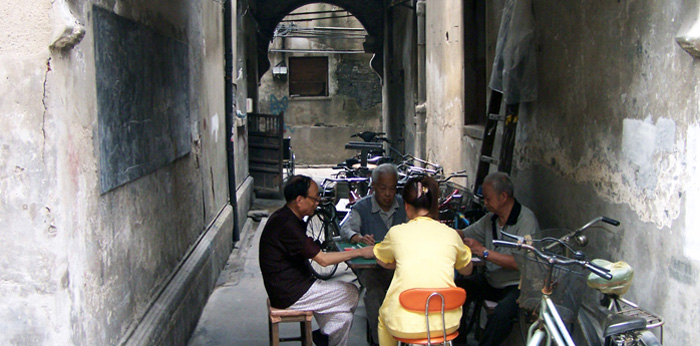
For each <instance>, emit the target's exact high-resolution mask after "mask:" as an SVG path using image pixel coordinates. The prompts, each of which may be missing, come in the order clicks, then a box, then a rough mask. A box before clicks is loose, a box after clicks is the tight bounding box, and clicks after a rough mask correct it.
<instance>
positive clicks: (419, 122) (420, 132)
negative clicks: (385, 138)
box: [414, 0, 427, 159]
mask: <svg viewBox="0 0 700 346" xmlns="http://www.w3.org/2000/svg"><path fill="white" fill-rule="evenodd" d="M416 30H417V35H416V41H417V42H416V55H417V61H416V65H417V70H418V71H417V72H418V76H417V78H416V82H417V84H418V90H417V100H416V114H415V116H414V122H415V124H416V137H415V141H416V143H415V154H416V156H417V157H420V158H423V159H427V157H426V152H425V151H426V150H425V147H426V143H425V142H426V140H425V131H426V106H425V100H426V95H425V94H426V88H425V84H426V77H425V0H418V1H416Z"/></svg>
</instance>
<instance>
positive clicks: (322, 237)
mask: <svg viewBox="0 0 700 346" xmlns="http://www.w3.org/2000/svg"><path fill="white" fill-rule="evenodd" d="M339 181H344V179H330V178H325V179H324V180H323V182H322V183H321V185H320V186H319V189H320V191H321V192H320V201H319V203H318V206H317V207H316V211H315V212H314V214H313V215H311V216H310V217H309V218H308V220H307V224H306V235H307V236H308V237H311V238H312V239H313V240H314V241H315V242H316V243H317V244H318V245H319V246H320V247H321V251H323V252H333V251H338V250H337V248H336V245H335V242H336V241H337V240H338V239H340V226H341V225H342V224H343V222H344V221H345V218H347V216H348V215H350V214H349V213H348V214H347V215H345V218H344V219H343V221H340V222H339V221H338V211H337V210H336V209H335V204H334V203H335V192H334V188H333V186H330V185H329V183H337V182H339ZM309 263H310V265H311V271H312V273H313V274H314V276H315V277H316V278H318V279H321V280H328V279H330V278H332V277H333V275H335V272H336V271H337V270H338V264H332V265H329V266H326V267H324V266H321V265H320V264H318V263H316V261H314V260H312V259H309Z"/></svg>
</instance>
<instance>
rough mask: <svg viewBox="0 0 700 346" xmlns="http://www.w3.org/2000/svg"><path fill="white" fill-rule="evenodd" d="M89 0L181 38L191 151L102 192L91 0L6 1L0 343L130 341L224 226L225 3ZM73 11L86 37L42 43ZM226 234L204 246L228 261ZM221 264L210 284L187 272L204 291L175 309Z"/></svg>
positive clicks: (227, 229) (1, 66) (1, 43)
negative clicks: (195, 253) (189, 261)
mask: <svg viewBox="0 0 700 346" xmlns="http://www.w3.org/2000/svg"><path fill="white" fill-rule="evenodd" d="M96 4H97V5H98V6H100V7H102V8H105V9H107V10H109V11H113V12H115V13H117V14H118V15H120V16H123V17H125V18H128V19H130V20H133V21H135V22H137V23H139V25H143V26H145V27H148V28H150V29H152V30H154V31H156V32H158V33H159V34H161V35H165V36H167V37H169V38H172V39H175V40H178V41H181V42H184V43H185V44H186V45H187V46H188V49H189V52H188V53H189V54H188V56H189V58H188V59H189V61H188V62H189V66H190V70H189V73H190V75H189V80H190V83H189V85H190V90H189V93H188V95H187V97H188V98H189V106H190V114H189V122H190V123H189V124H188V125H187V126H190V130H191V137H192V138H191V153H190V154H188V155H186V156H184V157H182V158H180V159H178V160H176V161H174V162H173V163H171V164H168V165H166V166H164V167H162V168H160V169H158V170H157V171H155V172H153V173H151V174H147V175H145V176H143V177H141V178H139V179H137V180H135V181H132V182H129V183H127V184H125V185H122V186H120V187H117V188H116V189H114V190H111V191H109V192H107V193H104V194H100V191H99V171H100V167H99V164H98V163H99V150H98V146H99V143H100V140H101V139H100V138H99V136H98V133H97V129H96V126H97V123H98V121H97V119H98V117H99V116H103V115H102V114H98V111H97V108H98V107H97V101H96V96H95V58H94V57H95V52H94V47H95V46H94V38H95V36H94V35H93V30H92V28H93V21H92V20H93V18H94V16H92V5H93V2H77V1H71V2H69V3H68V4H66V3H64V2H63V1H60V0H59V1H44V2H39V3H35V4H32V6H25V5H23V4H20V3H17V4H15V3H12V2H3V3H2V4H1V5H0V13H2V17H3V18H4V20H3V21H2V23H1V24H0V28H2V31H3V32H5V33H8V34H9V35H3V36H2V38H0V47H1V48H0V71H1V72H0V75H2V76H3V78H0V91H2V93H3V95H4V96H3V98H2V99H1V100H0V106H1V107H0V109H1V110H0V114H1V115H2V116H1V117H0V129H2V131H0V138H2V140H1V141H0V142H2V143H3V144H2V147H1V148H0V153H1V154H0V167H1V168H0V172H1V173H0V189H1V193H0V195H1V196H2V199H0V203H1V204H0V220H2V223H3V229H2V231H0V297H2V298H1V300H2V301H3V304H2V307H0V321H2V322H0V326H1V328H2V330H3V333H2V334H1V335H0V344H18V345H25V344H26V345H41V344H45V345H69V344H80V345H106V344H117V343H120V342H124V341H127V340H128V336H129V335H130V332H131V331H133V330H134V329H136V328H137V327H140V326H141V325H140V324H139V320H140V318H141V317H142V316H144V314H146V313H147V312H148V309H149V307H150V306H151V304H152V303H153V301H154V300H155V298H156V297H157V295H158V293H159V292H160V291H161V290H162V289H165V288H171V287H172V286H176V285H177V284H172V283H171V282H170V281H169V277H170V276H171V275H172V274H173V273H176V271H177V269H178V267H179V264H181V263H182V262H183V261H184V260H185V256H186V255H187V254H188V252H189V250H190V249H191V248H192V247H193V246H194V244H195V242H196V241H197V239H198V238H199V237H200V234H202V232H203V231H208V233H209V234H212V233H215V234H216V235H218V238H220V239H230V238H231V235H230V234H231V222H230V221H231V216H232V214H231V213H230V212H229V213H222V214H221V215H222V217H221V218H220V219H218V220H217V219H216V217H217V215H218V214H219V211H220V210H222V209H223V208H224V207H225V206H226V205H227V202H228V195H227V187H226V186H227V185H226V184H227V181H226V174H227V170H226V159H225V146H224V143H225V142H226V138H225V131H224V105H223V100H224V97H223V90H224V88H223V78H222V76H223V66H224V64H223V57H224V54H223V46H222V45H223V19H222V18H223V17H222V4H221V3H220V2H215V1H206V2H197V3H191V2H187V1H176V2H172V1H158V2H139V1H125V2H115V1H104V2H97V3H96ZM71 13H72V16H74V17H71V15H70V14H71ZM76 22H77V23H80V24H82V28H83V30H85V31H84V32H85V36H84V38H82V40H81V39H80V38H81V37H79V36H80V35H74V36H78V37H77V39H75V40H74V41H73V43H74V44H76V45H75V47H73V48H71V47H70V45H69V46H68V47H66V48H64V49H58V48H57V49H49V44H51V42H53V39H52V33H54V32H56V31H59V32H62V31H64V30H63V29H66V25H68V27H67V29H68V30H67V31H66V32H67V33H68V35H66V36H67V37H68V38H67V40H69V41H70V40H71V37H70V32H71V31H70V26H71V25H73V26H74V27H75V28H78V27H79V26H77V25H75V23H76ZM74 33H77V32H76V31H74ZM146 84H147V83H146ZM159 106H161V105H154V107H159ZM162 106H164V105H162ZM214 220H217V223H214V224H213V225H212V226H211V227H209V228H208V227H207V225H208V224H210V222H212V221H214ZM227 234H228V235H227ZM223 244H224V245H225V246H224V249H223V250H222V249H218V250H208V251H213V252H211V253H212V255H211V256H212V257H216V258H219V257H222V256H223V258H224V259H225V257H226V256H227V255H228V252H230V248H231V244H230V243H227V242H224V243H223ZM218 248H220V246H218ZM226 249H228V251H226ZM217 251H218V253H216V254H213V253H214V252H217ZM206 253H209V252H206ZM207 256H209V255H207ZM207 258H208V257H207ZM211 260H212V261H213V262H217V261H218V259H211ZM220 265H221V263H220V261H218V262H217V263H216V266H219V267H220ZM216 266H215V265H211V266H207V265H204V268H205V269H204V271H205V273H204V274H207V275H202V276H203V277H208V278H209V281H211V282H210V283H209V284H205V285H203V286H202V285H199V281H196V280H195V282H194V283H191V284H192V285H194V286H197V289H195V290H191V291H190V290H186V291H187V292H188V294H190V295H201V296H200V297H199V299H195V300H196V301H195V302H194V303H192V304H191V305H188V306H186V307H185V306H183V307H181V308H185V311H190V312H192V311H198V310H197V309H200V310H201V308H202V306H197V304H199V305H201V304H203V302H204V301H205V299H204V298H205V297H206V294H208V293H207V292H208V291H207V286H208V287H209V289H210V287H211V285H213V282H214V280H215V278H216V273H215V272H216V271H217V269H216ZM211 276H213V279H211ZM205 280H206V279H205ZM194 286H193V287H194ZM180 289H182V287H180ZM176 303H177V304H179V303H181V302H176ZM172 311H175V309H172V310H171V313H172ZM190 315H192V316H189V317H187V318H189V319H190V320H191V319H194V322H195V323H196V317H197V316H196V314H191V313H190ZM185 320H186V319H185ZM185 324H186V323H185ZM184 327H185V328H187V327H188V326H184ZM192 327H194V326H193V325H192ZM164 328H167V327H164ZM156 333H168V332H167V331H163V330H159V331H156ZM181 337H182V335H181ZM186 337H187V335H185V338H186ZM179 342H184V340H183V339H180V340H179Z"/></svg>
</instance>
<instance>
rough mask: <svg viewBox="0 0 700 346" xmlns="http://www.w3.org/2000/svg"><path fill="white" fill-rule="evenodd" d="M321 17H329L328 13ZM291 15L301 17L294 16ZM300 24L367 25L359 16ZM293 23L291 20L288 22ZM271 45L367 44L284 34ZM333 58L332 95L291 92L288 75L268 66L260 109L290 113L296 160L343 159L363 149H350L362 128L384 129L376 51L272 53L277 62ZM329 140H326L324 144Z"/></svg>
mask: <svg viewBox="0 0 700 346" xmlns="http://www.w3.org/2000/svg"><path fill="white" fill-rule="evenodd" d="M332 9H335V10H341V8H339V7H338V6H333V5H328V4H312V5H307V6H303V7H300V8H299V9H297V10H295V12H314V11H324V10H325V11H329V10H332ZM321 16H328V15H327V14H322V15H321ZM286 18H287V19H299V18H301V17H299V16H296V17H295V16H288V17H286ZM294 24H295V25H298V26H300V27H306V26H317V27H335V28H338V27H351V28H362V24H360V22H359V21H358V20H357V19H355V18H354V17H348V18H336V19H329V20H324V21H312V22H304V21H298V22H294ZM286 25H291V23H286ZM270 49H302V50H304V49H307V50H308V49H316V50H318V49H329V50H357V49H362V40H356V39H342V38H322V39H305V38H281V37H277V38H275V40H274V41H273V43H272V44H271V45H270ZM299 56H327V57H328V68H329V71H328V84H329V85H328V96H326V97H300V96H291V95H290V94H289V83H288V79H284V80H281V79H277V78H274V77H273V74H272V69H271V70H270V71H267V72H266V73H265V74H264V75H263V77H262V80H261V85H260V100H259V105H260V111H261V112H263V113H273V114H279V112H284V122H285V137H291V143H292V149H293V151H294V153H295V155H296V163H297V164H301V165H305V164H337V163H339V162H342V161H345V159H347V158H349V157H351V156H353V155H355V154H356V153H357V151H354V150H345V144H346V143H347V142H349V141H351V140H352V141H361V139H359V138H351V137H350V136H351V135H352V134H354V133H358V132H362V131H377V132H379V131H382V120H381V110H382V103H381V101H382V99H381V84H380V80H379V77H378V76H377V74H376V73H375V72H374V71H373V70H372V69H371V68H370V66H369V62H370V59H371V58H372V54H340V53H302V52H289V53H281V52H270V53H269V59H270V62H271V64H272V66H275V65H277V64H278V63H280V62H282V61H284V62H285V64H286V66H289V63H288V59H289V57H299ZM320 143H323V145H319V144H320Z"/></svg>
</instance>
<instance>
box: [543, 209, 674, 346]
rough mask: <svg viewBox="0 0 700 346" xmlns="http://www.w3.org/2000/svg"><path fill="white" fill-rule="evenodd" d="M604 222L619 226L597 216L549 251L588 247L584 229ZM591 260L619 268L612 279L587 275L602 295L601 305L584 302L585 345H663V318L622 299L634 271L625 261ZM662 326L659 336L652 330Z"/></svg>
mask: <svg viewBox="0 0 700 346" xmlns="http://www.w3.org/2000/svg"><path fill="white" fill-rule="evenodd" d="M599 221H603V222H606V223H608V224H611V225H614V226H618V225H619V222H618V221H616V220H612V219H609V218H606V217H598V218H595V219H593V220H591V221H590V222H588V223H587V224H586V225H584V226H583V227H581V228H580V229H578V230H575V231H573V232H571V233H568V234H566V235H564V236H563V237H561V238H559V240H558V242H554V243H552V244H550V245H548V246H547V247H546V248H547V249H549V250H557V249H556V248H557V245H560V246H559V249H564V251H565V252H566V253H570V252H571V251H573V248H572V245H576V246H578V247H585V246H586V245H587V244H588V239H587V237H586V235H585V234H583V231H584V230H586V229H588V228H592V227H590V226H591V225H593V224H595V223H597V222H599ZM592 262H594V263H596V264H599V265H601V266H604V267H610V268H614V269H616V271H615V278H614V280H611V281H610V282H600V281H599V280H597V278H596V277H588V280H587V284H588V286H589V287H591V288H593V289H595V290H596V291H598V293H599V294H601V295H602V298H601V299H600V301H599V304H597V305H596V304H591V303H589V302H583V303H582V305H581V308H582V309H581V310H580V311H579V313H578V321H577V322H578V324H577V326H578V327H579V329H580V331H581V337H582V340H581V342H582V343H585V345H596V346H598V345H604V346H613V345H625V346H633V345H648V346H651V345H661V344H662V343H663V325H664V321H663V319H662V318H661V317H660V316H658V315H655V314H653V313H651V312H649V311H647V310H645V309H643V308H641V307H639V306H638V305H637V304H635V303H633V302H631V301H629V300H627V299H625V298H622V295H623V294H624V293H626V292H627V290H628V289H629V287H630V285H631V282H632V277H633V274H634V271H633V270H632V267H631V266H629V264H627V263H625V262H617V263H610V262H608V261H605V260H600V259H596V260H593V261H592ZM655 328H659V330H660V338H657V337H656V335H654V333H652V330H653V329H655Z"/></svg>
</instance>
